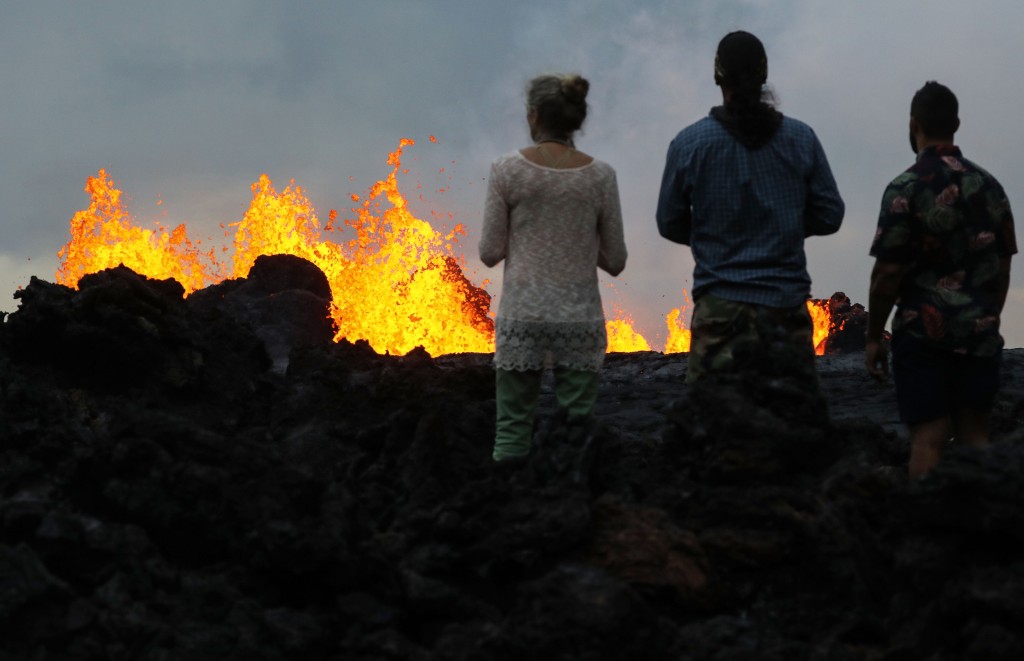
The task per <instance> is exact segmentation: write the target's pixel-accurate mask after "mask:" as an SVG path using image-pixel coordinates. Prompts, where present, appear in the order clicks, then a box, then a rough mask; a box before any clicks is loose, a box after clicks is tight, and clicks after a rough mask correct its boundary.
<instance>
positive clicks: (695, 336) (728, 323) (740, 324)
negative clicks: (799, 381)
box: [686, 294, 814, 383]
mask: <svg viewBox="0 0 1024 661" xmlns="http://www.w3.org/2000/svg"><path fill="white" fill-rule="evenodd" d="M690 330H691V332H692V336H691V339H690V357H689V359H688V362H687V365H688V366H687V372H686V382H687V383H694V382H696V381H698V380H699V379H701V378H703V377H704V376H705V375H707V374H708V373H710V372H722V371H726V370H728V369H729V368H730V366H732V364H733V361H734V358H735V355H736V351H737V349H738V348H739V347H741V346H746V347H751V346H759V345H760V346H763V347H765V350H769V348H770V347H771V346H772V345H771V343H772V342H779V341H782V342H784V343H786V344H789V345H791V346H792V347H795V350H794V351H792V352H791V353H792V355H793V356H794V357H795V359H796V360H801V361H809V363H810V365H809V369H810V372H811V373H813V371H814V344H813V342H814V324H813V323H812V322H811V315H810V313H809V312H808V311H807V305H806V304H803V303H801V304H800V305H798V306H795V307H791V308H773V307H767V306H764V305H754V304H752V303H740V302H738V301H729V300H726V299H723V298H718V297H717V296H712V295H710V294H705V295H703V296H701V297H700V298H699V299H697V302H696V303H695V304H694V308H693V321H692V322H691V324H690ZM801 367H803V368H805V369H806V368H807V366H806V365H802V366H801Z"/></svg>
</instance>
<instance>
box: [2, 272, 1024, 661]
mask: <svg viewBox="0 0 1024 661" xmlns="http://www.w3.org/2000/svg"><path fill="white" fill-rule="evenodd" d="M261 259H262V261H260V262H258V267H259V268H258V269H255V271H256V272H255V273H254V274H253V275H251V276H250V277H249V278H247V279H244V280H236V281H229V282H227V283H222V284H221V285H218V286H216V287H211V288H209V289H208V290H203V291H202V292H197V293H196V294H193V295H192V296H190V297H188V298H182V290H181V287H180V286H179V285H177V283H174V282H173V281H154V280H148V279H146V278H144V277H142V276H138V275H136V274H134V273H132V272H130V271H128V270H127V269H123V268H119V269H112V270H109V271H105V272H102V273H99V274H96V275H93V276H89V277H87V278H85V279H83V281H82V283H81V285H80V289H79V290H77V291H76V290H72V289H68V288H66V287H61V286H59V285H53V284H50V283H46V282H43V281H41V280H36V279H34V280H33V281H32V282H31V283H30V285H29V286H28V287H27V288H26V289H25V290H24V291H22V292H19V293H18V297H19V298H21V307H20V309H19V310H18V311H17V312H15V313H13V314H11V315H10V316H9V318H8V319H7V320H6V323H5V324H3V326H2V330H0V658H4V659H76V660H77V659H104V660H117V659H132V660H139V659H154V660H155V659H190V660H193V659H239V660H241V659H246V660H252V659H339V660H340V659H345V660H348V661H358V660H366V661H369V660H377V659H396V660H397V659H402V660H406V659H412V660H418V659H423V660H428V659H444V660H448V659H451V660H469V659H494V660H499V661H500V660H504V659H509V660H511V659H522V658H536V659H595V660H596V659H652V660H653V659H683V660H686V659H693V660H704V659H715V660H720V661H726V660H732V659H769V660H770V659H779V660H782V659H786V660H791V659H822V660H824V659H829V660H834V659H835V660H845V659H851V660H853V659H856V660H868V659H887V660H901V659H986V660H992V659H1019V658H1024V633H1022V632H1024V561H1022V559H1021V558H1022V556H1021V553H1020V551H1019V549H1020V548H1021V545H1022V542H1024V532H1022V531H1024V479H1022V477H1024V436H1022V433H1021V432H1020V423H1021V419H1022V418H1024V404H1022V400H1024V384H1022V379H1024V366H1022V364H1021V363H1022V361H1024V355H1022V353H1021V352H1020V351H1019V350H1015V351H1009V352H1006V360H1005V362H1004V371H1005V378H1004V382H1005V384H1004V389H1003V392H1002V393H1001V395H1000V400H999V402H998V403H997V408H996V414H995V417H996V420H995V432H996V443H995V444H994V445H993V447H992V448H991V449H989V450H987V451H985V452H971V451H965V450H951V451H950V452H948V454H947V456H946V457H945V458H944V459H943V461H942V463H941V464H940V466H939V467H938V469H936V471H935V472H934V474H933V475H932V476H930V477H929V478H927V479H925V480H922V481H920V482H917V483H914V484H911V485H908V484H907V482H906V479H905V477H904V475H905V470H906V458H907V451H908V448H907V445H906V441H905V438H904V437H903V436H902V434H901V432H900V429H899V426H898V424H897V420H896V417H895V410H894V408H893V405H892V392H891V387H876V386H874V385H873V384H872V383H871V382H870V381H869V380H868V379H867V377H866V376H865V375H864V374H863V368H862V366H861V361H862V356H861V355H860V354H856V353H855V354H846V355H843V354H837V355H829V356H824V357H822V358H820V359H819V360H818V364H817V366H818V372H819V375H820V383H821V388H820V390H819V389H815V388H814V387H809V384H813V383H814V380H813V375H808V374H794V373H792V370H791V368H790V365H791V362H790V361H788V360H787V358H786V352H785V349H784V347H781V346H774V345H772V344H771V343H769V344H768V345H767V346H764V347H760V348H758V349H757V350H756V351H753V352H752V353H751V354H750V355H749V356H748V360H744V361H741V363H740V366H739V368H738V369H737V371H736V373H734V374H728V375H723V376H722V377H721V378H718V379H716V380H715V381H714V382H711V383H709V384H708V385H707V387H703V388H701V389H699V390H694V391H688V390H687V389H686V388H685V387H684V386H683V382H682V379H683V377H684V375H685V370H686V357H685V355H673V356H663V355H661V354H656V353H647V354H616V355H612V356H609V359H608V361H607V364H606V369H605V371H604V377H603V383H602V386H601V388H602V390H601V399H600V403H599V409H598V411H597V421H598V424H597V425H596V427H595V428H594V430H593V431H592V432H591V433H590V434H580V433H578V431H579V430H578V429H575V428H573V427H571V426H568V425H566V424H565V423H564V421H563V420H561V418H560V417H559V415H558V413H557V411H555V410H554V403H553V401H552V397H551V396H550V387H549V386H546V388H545V394H544V398H543V400H542V401H543V404H542V411H541V413H542V415H541V420H542V421H541V423H540V425H539V428H538V431H537V434H536V445H535V448H534V452H533V453H532V455H531V458H530V459H529V461H527V462H526V463H525V464H523V465H519V466H510V467H499V468H495V467H494V466H493V465H492V463H491V461H490V445H491V440H492V433H493V430H492V425H493V418H494V390H493V371H492V369H491V367H490V364H489V361H490V356H488V355H461V356H442V357H438V358H435V359H431V358H430V357H429V356H427V355H426V354H425V353H423V352H418V351H414V352H412V353H411V354H409V355H407V356H403V357H391V356H378V355H376V354H375V353H374V352H373V351H371V350H370V348H369V347H368V346H367V345H366V344H365V343H360V342H357V343H355V344H351V343H349V342H346V341H342V342H340V343H337V344H335V343H332V342H331V341H330V333H331V329H330V324H329V322H328V321H327V320H326V305H327V301H328V297H329V292H326V293H325V290H324V288H323V283H322V282H321V281H320V280H319V279H318V278H317V273H315V272H314V271H315V268H314V269H313V270H310V269H309V267H308V266H307V265H306V264H303V263H301V260H299V261H296V260H295V258H281V257H272V258H261ZM310 266H311V265H310ZM321 276H322V274H321Z"/></svg>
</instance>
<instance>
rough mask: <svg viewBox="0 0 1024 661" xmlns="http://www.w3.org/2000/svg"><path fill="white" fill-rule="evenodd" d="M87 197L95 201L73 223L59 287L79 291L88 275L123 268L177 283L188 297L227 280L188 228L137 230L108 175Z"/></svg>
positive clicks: (91, 181) (89, 186)
mask: <svg viewBox="0 0 1024 661" xmlns="http://www.w3.org/2000/svg"><path fill="white" fill-rule="evenodd" d="M85 191H86V192H87V193H89V195H90V196H91V198H92V201H91V202H90V204H89V208H88V209H83V210H81V211H79V212H78V213H76V214H75V215H74V216H73V217H72V218H71V228H70V229H71V240H70V241H69V242H68V243H67V245H65V246H64V247H63V248H61V249H60V251H59V252H58V253H57V256H58V257H59V258H60V259H61V264H60V267H59V268H58V269H57V282H58V283H59V284H62V285H67V286H69V287H75V286H77V285H78V281H79V280H80V279H81V278H82V276H83V275H87V274H89V273H96V272H97V271H102V270H103V269H108V268H114V267H115V266H118V265H119V264H124V265H125V266H127V267H128V268H130V269H132V270H133V271H135V272H136V273H142V274H145V275H147V276H149V277H151V278H158V279H164V278H174V279H175V280H177V281H178V282H180V283H181V285H182V286H183V287H184V288H185V292H186V293H191V292H193V291H195V290H197V289H202V288H203V287H205V286H206V285H208V284H210V283H211V282H213V281H218V280H219V279H221V278H222V277H223V275H222V274H223V269H222V267H221V265H220V264H219V263H218V261H217V258H216V253H215V251H214V250H213V249H210V250H209V251H207V252H203V251H201V250H200V249H199V242H198V241H196V242H193V241H191V240H190V239H189V238H188V236H187V235H186V232H185V226H184V225H178V226H177V227H175V228H174V229H173V230H171V231H170V232H168V231H167V229H166V228H163V227H160V226H157V228H156V229H155V230H148V229H143V228H141V227H136V226H134V225H132V223H131V219H130V218H129V216H128V212H127V211H126V210H125V208H124V206H123V205H122V203H121V191H120V190H118V189H117V188H115V187H114V182H113V180H112V179H110V177H108V176H107V173H106V171H105V170H100V171H99V172H98V173H97V174H96V176H95V177H89V178H88V180H87V181H86V184H85Z"/></svg>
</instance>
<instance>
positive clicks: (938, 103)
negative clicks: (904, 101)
mask: <svg viewBox="0 0 1024 661" xmlns="http://www.w3.org/2000/svg"><path fill="white" fill-rule="evenodd" d="M910 116H911V117H913V118H914V119H916V120H917V125H918V126H919V127H920V128H921V130H922V131H924V134H925V135H926V136H928V137H929V138H952V137H953V134H954V133H956V130H957V129H958V128H959V127H960V104H959V102H958V101H957V100H956V95H955V94H953V92H952V91H951V90H950V89H949V88H948V87H946V86H945V85H941V84H939V83H937V82H935V81H934V80H930V81H928V82H927V83H925V84H924V87H922V88H921V89H919V90H917V93H916V94H914V99H913V101H911V102H910Z"/></svg>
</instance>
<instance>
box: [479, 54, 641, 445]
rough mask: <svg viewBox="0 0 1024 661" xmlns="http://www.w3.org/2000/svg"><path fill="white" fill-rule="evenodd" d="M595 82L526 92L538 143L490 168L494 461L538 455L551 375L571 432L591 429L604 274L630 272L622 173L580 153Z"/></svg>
mask: <svg viewBox="0 0 1024 661" xmlns="http://www.w3.org/2000/svg"><path fill="white" fill-rule="evenodd" d="M589 87H590V85H589V83H588V82H587V81H586V80H585V79H584V78H582V77H580V76H578V75H575V74H571V75H544V76H539V77H537V78H534V79H533V80H532V81H531V82H530V84H529V86H528V87H527V115H526V118H527V122H528V123H529V127H530V137H531V138H532V140H533V144H532V145H531V146H529V147H526V148H524V149H520V150H518V151H514V152H511V153H508V154H505V155H503V156H501V157H499V158H498V159H497V160H496V161H495V162H494V163H493V164H492V165H491V173H490V178H489V181H488V189H487V199H486V203H485V206H484V226H483V232H482V236H481V239H480V260H481V261H482V262H483V263H484V264H486V265H487V266H494V265H496V264H497V263H498V262H500V261H502V260H505V273H504V282H503V285H502V292H501V301H500V304H499V307H498V315H497V318H496V320H495V335H496V336H495V354H494V364H495V368H496V370H495V372H496V376H495V389H496V393H495V395H496V397H495V399H496V404H497V426H496V433H495V440H494V452H493V455H492V456H493V458H494V460H495V461H504V460H507V459H514V458H521V457H525V456H526V455H528V454H529V452H530V444H531V439H532V434H533V420H534V415H535V412H536V407H537V400H538V397H539V394H540V385H541V376H542V374H543V370H544V368H545V366H552V367H553V368H554V374H555V396H556V398H557V400H558V403H559V406H560V407H562V408H564V409H565V410H566V412H567V414H568V419H569V421H570V423H571V424H586V423H587V421H589V419H590V416H591V414H592V412H593V410H594V404H595V403H596V401H597V386H598V375H599V372H600V369H601V365H602V363H603V361H604V355H605V351H606V349H607V336H606V334H605V322H604V312H603V310H602V307H601V295H600V292H599V291H598V280H597V269H598V268H601V269H603V270H604V271H607V272H608V273H610V274H611V275H618V274H619V273H620V272H621V271H622V269H623V268H624V267H625V265H626V245H625V242H624V240H623V230H622V212H621V207H620V204H619V190H618V183H617V181H616V177H615V170H613V169H612V168H611V166H609V165H608V164H607V163H604V162H602V161H600V160H598V159H596V158H593V157H592V156H589V155H587V154H585V153H583V152H581V151H579V150H577V149H576V144H575V142H574V141H573V135H574V134H575V133H576V131H578V130H579V129H580V127H581V126H582V125H583V121H584V119H586V116H587V102H586V98H587V92H588V90H589Z"/></svg>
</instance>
